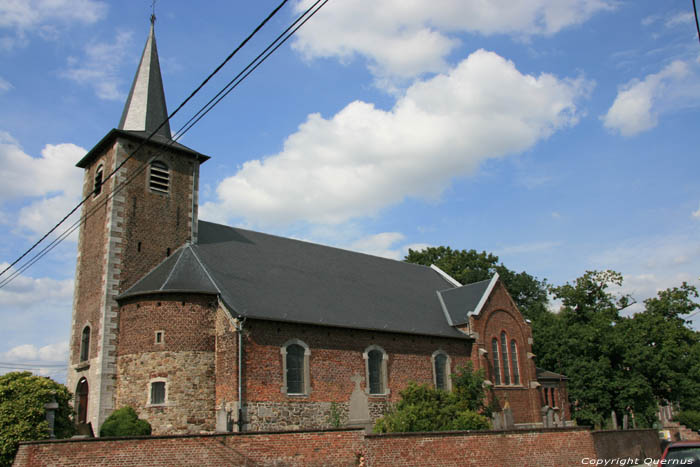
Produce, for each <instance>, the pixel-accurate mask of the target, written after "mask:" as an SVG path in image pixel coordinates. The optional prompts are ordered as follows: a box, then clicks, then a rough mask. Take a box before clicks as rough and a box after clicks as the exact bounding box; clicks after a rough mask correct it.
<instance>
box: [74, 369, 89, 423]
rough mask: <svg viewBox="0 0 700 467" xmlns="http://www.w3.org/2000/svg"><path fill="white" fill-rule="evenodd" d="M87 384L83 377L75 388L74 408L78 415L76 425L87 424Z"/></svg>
mask: <svg viewBox="0 0 700 467" xmlns="http://www.w3.org/2000/svg"><path fill="white" fill-rule="evenodd" d="M88 393H89V389H88V382H87V379H86V378H85V377H82V378H80V381H78V386H76V388H75V406H76V408H77V410H76V412H77V413H78V423H87V410H88Z"/></svg>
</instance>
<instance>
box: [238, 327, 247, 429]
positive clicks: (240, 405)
mask: <svg viewBox="0 0 700 467" xmlns="http://www.w3.org/2000/svg"><path fill="white" fill-rule="evenodd" d="M244 323H245V318H244V319H243V321H241V319H240V317H238V318H237V319H236V331H237V332H238V432H239V433H240V432H242V431H243V425H244V424H243V324H244Z"/></svg>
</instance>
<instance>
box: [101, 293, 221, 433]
mask: <svg viewBox="0 0 700 467" xmlns="http://www.w3.org/2000/svg"><path fill="white" fill-rule="evenodd" d="M217 306H218V302H217V300H216V298H215V297H213V296H211V295H197V294H186V295H180V294H153V295H148V296H142V297H138V298H132V299H128V300H125V301H124V302H123V303H122V307H121V308H120V313H119V314H120V323H119V324H120V339H119V347H118V352H117V353H118V357H117V389H116V395H115V398H116V402H115V407H116V408H120V407H124V406H131V407H133V408H134V409H135V410H136V412H137V413H138V414H139V417H140V418H143V419H145V420H148V422H149V423H150V424H151V426H152V428H153V433H154V434H184V433H201V432H213V431H214V429H215V393H216V372H215V361H214V342H215V341H214V320H215V313H216V309H217ZM156 332H159V333H162V334H161V342H156ZM156 379H157V380H159V381H163V382H165V389H166V391H165V397H166V400H165V403H164V404H159V405H152V404H150V403H149V396H150V392H149V391H150V384H151V382H153V381H154V380H156Z"/></svg>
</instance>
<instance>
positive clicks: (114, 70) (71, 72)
mask: <svg viewBox="0 0 700 467" xmlns="http://www.w3.org/2000/svg"><path fill="white" fill-rule="evenodd" d="M131 38H132V34H131V32H124V31H119V32H117V34H116V37H115V39H114V42H113V43H104V42H102V43H97V44H90V45H88V46H86V47H85V57H84V59H82V60H78V59H77V58H75V57H72V58H70V59H69V63H68V68H67V69H66V70H64V71H62V72H61V76H63V77H64V78H68V79H70V80H73V81H75V82H76V83H78V84H82V85H89V86H92V87H93V88H94V89H95V94H96V95H97V97H99V98H100V99H106V100H119V101H121V100H123V99H124V93H123V92H122V91H120V90H119V87H120V85H121V84H122V79H121V77H120V71H121V65H122V63H123V62H124V59H125V58H126V53H127V51H129V52H130V51H131V47H130V46H131V42H132V41H131Z"/></svg>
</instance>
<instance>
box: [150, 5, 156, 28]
mask: <svg viewBox="0 0 700 467" xmlns="http://www.w3.org/2000/svg"><path fill="white" fill-rule="evenodd" d="M155 22H156V0H151V24H153V23H155Z"/></svg>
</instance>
